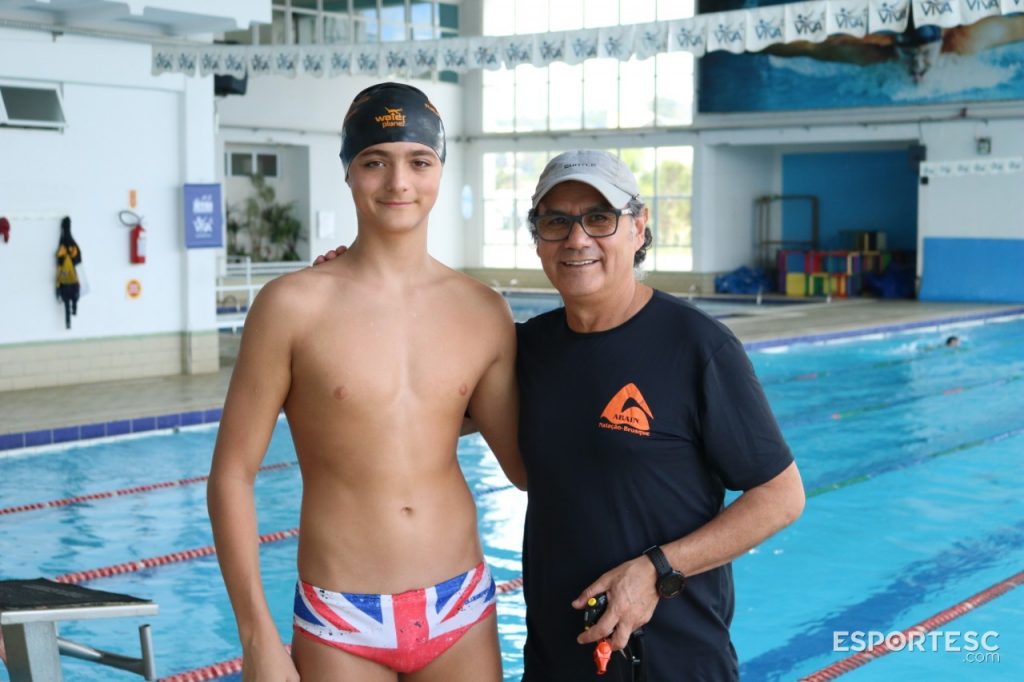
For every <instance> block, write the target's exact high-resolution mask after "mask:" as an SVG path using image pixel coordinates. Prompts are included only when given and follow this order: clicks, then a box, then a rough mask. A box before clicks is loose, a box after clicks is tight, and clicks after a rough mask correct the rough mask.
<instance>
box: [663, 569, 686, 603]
mask: <svg viewBox="0 0 1024 682" xmlns="http://www.w3.org/2000/svg"><path fill="white" fill-rule="evenodd" d="M685 585H686V579H685V578H683V576H682V574H680V573H678V572H676V571H672V572H671V573H669V574H668V575H665V576H662V577H661V578H659V579H658V592H659V593H660V594H661V596H662V597H664V598H665V599H671V598H672V597H675V596H677V595H678V594H679V593H680V592H682V591H683V586H685Z"/></svg>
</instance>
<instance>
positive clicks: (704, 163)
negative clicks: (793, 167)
mask: <svg viewBox="0 0 1024 682" xmlns="http://www.w3.org/2000/svg"><path fill="white" fill-rule="evenodd" d="M703 142H704V139H703V138H702V144H699V145H697V148H696V149H695V150H694V171H695V177H694V188H693V191H694V198H693V211H694V213H693V228H694V235H693V251H694V262H693V269H694V270H695V271H696V272H719V271H727V270H734V269H736V268H738V267H739V266H741V265H752V264H753V261H754V247H753V239H754V199H755V198H757V197H759V196H762V195H765V194H772V193H774V191H775V188H776V187H777V185H778V181H777V178H776V175H775V172H774V170H775V164H774V160H775V159H774V155H773V153H772V150H771V149H770V148H767V147H753V146H752V147H734V146H729V145H722V144H718V145H714V144H703Z"/></svg>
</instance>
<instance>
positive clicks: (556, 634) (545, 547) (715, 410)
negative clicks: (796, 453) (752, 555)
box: [518, 291, 793, 682]
mask: <svg viewBox="0 0 1024 682" xmlns="http://www.w3.org/2000/svg"><path fill="white" fill-rule="evenodd" d="M518 338H519V356H518V375H519V389H520V405H521V412H520V421H519V423H520V427H519V444H520V449H521V451H522V453H523V459H524V461H525V463H526V470H527V475H528V480H529V506H528V508H527V513H526V532H525V537H524V541H523V564H524V579H525V583H524V592H525V597H526V605H527V612H526V624H527V640H526V647H525V658H526V675H525V677H524V678H523V679H524V680H526V681H527V682H542V681H543V682H548V681H550V682H575V681H576V680H597V679H598V677H597V675H596V673H595V668H594V663H593V659H592V652H593V646H592V645H590V646H580V645H579V644H577V643H576V637H577V635H579V633H580V632H581V631H582V630H583V627H582V624H583V619H582V614H581V612H580V611H577V610H575V609H573V608H572V606H571V604H570V602H572V600H573V599H575V598H576V597H577V596H579V594H580V592H582V591H583V589H584V588H585V587H586V586H587V585H589V584H590V583H592V582H593V581H594V580H596V579H597V578H598V577H599V576H600V575H601V574H602V573H604V572H605V571H607V570H609V569H611V568H613V567H615V566H618V565H619V564H621V563H623V562H625V561H628V560H629V559H633V558H635V557H638V556H640V555H641V554H642V553H643V551H644V550H645V549H647V548H648V547H650V546H652V545H656V544H664V543H667V542H671V541H673V540H676V539H678V538H680V537H683V536H685V535H687V534H688V533H690V532H692V531H694V530H696V529H697V528H700V527H701V526H703V525H704V524H706V523H707V522H708V521H710V520H711V519H712V518H713V517H715V516H716V515H717V514H718V513H719V512H720V511H721V510H722V507H723V500H724V496H725V488H727V487H728V488H730V489H733V490H747V489H749V488H752V487H754V486H757V485H760V484H761V483H764V482H766V481H768V480H770V479H772V478H774V477H775V476H776V475H777V474H779V473H780V472H781V471H782V470H783V469H785V468H786V467H787V466H788V465H789V464H790V462H792V461H793V457H792V455H791V454H790V451H789V448H788V447H787V446H786V443H785V441H784V440H783V438H782V434H781V433H780V432H779V428H778V425H777V424H776V422H775V418H774V417H773V415H772V412H771V409H770V408H769V407H768V403H767V401H766V399H765V397H764V393H763V391H762V390H761V385H760V383H759V382H758V380H757V378H756V377H755V375H754V371H753V368H752V367H751V364H750V361H749V359H748V358H747V355H746V353H745V351H744V350H743V346H742V345H741V344H740V343H739V341H737V339H736V338H735V336H733V334H732V333H731V332H730V331H729V330H728V329H727V328H726V327H725V326H724V325H722V324H720V323H719V322H718V321H716V320H715V319H713V318H711V317H710V316H708V315H707V314H705V313H704V312H702V311H700V310H699V309H697V308H696V307H694V306H692V305H690V304H689V303H686V302H683V301H681V300H678V299H677V298H675V297H673V296H670V295H668V294H665V293H662V292H660V291H655V292H654V296H653V298H652V299H651V300H650V302H648V303H647V305H645V306H644V308H643V309H642V310H640V312H638V313H637V314H636V315H634V316H633V317H632V318H631V319H630V320H628V321H627V322H626V323H624V324H622V325H621V326H619V327H616V328H614V329H610V330H607V331H603V332H596V333H592V334H579V333H576V332H573V331H572V330H571V329H569V327H568V325H567V323H566V320H565V310H564V309H563V308H559V309H558V310H553V311H551V312H549V313H545V314H543V315H540V316H538V317H535V318H533V319H532V320H530V321H528V322H526V323H523V324H520V325H518ZM732 614H733V583H732V570H731V567H730V566H729V565H725V566H722V567H719V568H717V569H714V570H711V571H707V572H705V573H701V574H700V575H695V576H688V579H687V585H686V589H685V590H684V592H683V594H682V595H680V596H679V597H676V598H675V599H664V600H661V602H660V603H659V604H658V607H657V609H656V610H655V612H654V616H653V618H652V620H651V622H650V623H649V624H648V626H647V627H646V633H647V634H646V636H645V649H646V658H647V661H648V663H647V665H648V675H647V679H648V680H649V682H675V681H677V680H712V681H714V682H719V681H721V680H729V679H736V678H737V677H738V668H737V661H736V653H735V650H734V649H733V646H732V643H731V641H730V639H729V623H730V621H731V620H732ZM623 663H624V659H623V658H622V657H621V656H619V655H615V656H613V657H612V663H611V664H610V666H609V670H608V674H607V675H606V676H605V677H602V678H600V679H601V680H607V681H609V682H613V681H615V680H628V679H630V677H629V676H628V673H627V672H626V666H625V665H623Z"/></svg>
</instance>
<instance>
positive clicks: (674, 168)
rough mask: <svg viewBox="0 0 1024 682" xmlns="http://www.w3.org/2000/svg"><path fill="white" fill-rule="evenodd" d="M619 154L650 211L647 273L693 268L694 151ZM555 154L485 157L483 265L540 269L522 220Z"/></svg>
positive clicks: (617, 151)
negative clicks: (537, 185)
mask: <svg viewBox="0 0 1024 682" xmlns="http://www.w3.org/2000/svg"><path fill="white" fill-rule="evenodd" d="M608 151H610V152H612V153H613V154H618V155H619V156H621V157H622V160H623V161H625V162H626V165H628V166H629V167H630V169H631V170H632V171H633V173H634V174H635V175H636V178H637V182H638V183H639V185H640V197H641V199H643V201H644V203H645V204H646V205H647V208H648V210H649V211H650V221H649V222H648V226H649V227H650V228H651V232H652V233H653V235H654V242H653V244H652V245H651V248H650V249H648V251H647V258H646V259H645V260H644V263H643V266H642V267H643V268H644V269H645V270H661V271H667V270H673V271H689V270H692V269H693V242H692V219H691V212H690V205H691V198H692V193H693V185H692V177H693V148H692V147H688V146H685V147H684V146H680V147H627V148H622V149H618V148H612V149H608ZM558 153H559V152H557V151H543V152H517V151H508V152H497V153H488V154H484V155H483V191H482V194H481V196H482V199H483V221H484V225H483V228H484V238H483V245H484V247H483V267H485V268H523V269H528V268H539V267H540V260H539V259H538V258H537V254H536V249H535V246H534V242H533V237H532V236H531V235H530V229H529V225H528V224H527V221H526V216H527V213H528V212H529V210H530V204H531V197H532V195H533V190H534V187H535V185H536V182H537V178H538V177H539V176H540V173H541V171H542V170H543V169H544V166H545V165H546V164H547V162H548V160H550V159H551V157H552V156H555V155H556V154H558Z"/></svg>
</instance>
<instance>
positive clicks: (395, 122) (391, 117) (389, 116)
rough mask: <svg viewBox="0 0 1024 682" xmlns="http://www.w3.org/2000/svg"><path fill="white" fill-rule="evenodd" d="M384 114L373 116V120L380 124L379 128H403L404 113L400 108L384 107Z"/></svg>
mask: <svg viewBox="0 0 1024 682" xmlns="http://www.w3.org/2000/svg"><path fill="white" fill-rule="evenodd" d="M384 111H385V112H386V113H385V114H383V115H381V116H374V117H373V120H374V121H376V122H377V123H379V124H380V127H381V128H404V127H405V114H403V113H402V108H401V107H397V108H394V109H393V108H391V107H384Z"/></svg>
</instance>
